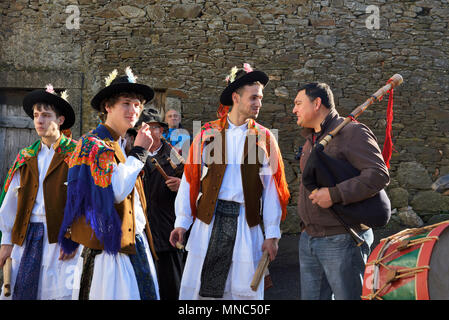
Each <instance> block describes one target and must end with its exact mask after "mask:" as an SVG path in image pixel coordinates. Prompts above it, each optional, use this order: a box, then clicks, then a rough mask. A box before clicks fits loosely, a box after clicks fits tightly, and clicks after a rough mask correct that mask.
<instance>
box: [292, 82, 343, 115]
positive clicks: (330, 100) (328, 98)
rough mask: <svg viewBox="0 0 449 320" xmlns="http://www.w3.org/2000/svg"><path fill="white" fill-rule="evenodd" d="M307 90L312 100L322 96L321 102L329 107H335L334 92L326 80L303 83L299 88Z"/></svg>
mask: <svg viewBox="0 0 449 320" xmlns="http://www.w3.org/2000/svg"><path fill="white" fill-rule="evenodd" d="M302 90H306V95H307V96H308V97H309V99H310V101H313V100H315V99H316V98H321V103H322V104H323V105H324V106H325V107H326V108H328V109H334V108H335V103H334V94H333V93H332V90H331V88H330V87H329V85H327V84H326V83H324V82H320V83H318V82H312V83H308V84H306V85H303V86H302V87H300V88H299V89H298V92H299V91H302Z"/></svg>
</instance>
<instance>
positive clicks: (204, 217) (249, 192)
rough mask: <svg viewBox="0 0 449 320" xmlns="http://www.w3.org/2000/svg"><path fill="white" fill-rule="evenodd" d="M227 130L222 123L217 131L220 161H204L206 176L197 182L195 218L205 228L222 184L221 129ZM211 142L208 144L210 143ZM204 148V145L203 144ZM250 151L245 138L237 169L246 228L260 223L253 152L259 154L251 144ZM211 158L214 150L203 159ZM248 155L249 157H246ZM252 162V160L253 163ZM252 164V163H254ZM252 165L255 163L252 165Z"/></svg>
mask: <svg viewBox="0 0 449 320" xmlns="http://www.w3.org/2000/svg"><path fill="white" fill-rule="evenodd" d="M227 128H228V123H227V122H226V125H225V128H224V130H222V131H221V135H222V136H221V137H222V142H223V143H222V152H221V154H222V159H221V163H215V162H213V163H211V161H208V160H209V159H210V158H208V159H206V162H207V163H211V164H210V165H209V166H208V171H207V174H206V176H205V177H204V178H203V180H202V181H201V192H202V193H203V195H202V196H201V198H200V199H199V202H198V210H197V218H198V219H200V220H201V221H203V222H204V223H207V224H209V223H210V222H211V221H212V216H213V214H214V211H215V205H216V202H217V199H218V193H219V191H220V187H221V183H222V181H223V177H224V173H225V170H226V163H225V156H226V141H225V140H226V139H225V136H226V135H225V129H227ZM211 142H212V140H211V141H210V142H209V143H211ZM205 145H206V143H205ZM250 147H251V150H248V136H247V137H246V138H245V146H244V152H243V161H242V164H241V166H240V170H241V174H242V186H243V196H244V199H245V213H246V221H247V223H248V226H249V227H254V226H256V225H258V224H259V223H260V221H261V215H260V210H261V197H262V191H263V185H262V182H261V181H260V176H259V170H260V167H261V164H260V162H259V157H258V156H256V157H254V155H257V153H256V152H263V150H262V149H261V148H259V147H257V149H256V144H255V143H251V146H250ZM209 155H210V157H211V158H213V157H214V149H212V150H211V152H210V154H207V157H209ZM248 155H250V156H248ZM254 158H256V159H254ZM254 160H255V161H254ZM248 162H249V163H248ZM254 162H255V163H254Z"/></svg>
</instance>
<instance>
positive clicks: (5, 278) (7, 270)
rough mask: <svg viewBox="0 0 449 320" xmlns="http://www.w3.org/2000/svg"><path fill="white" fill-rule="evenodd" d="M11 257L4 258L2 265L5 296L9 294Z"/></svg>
mask: <svg viewBox="0 0 449 320" xmlns="http://www.w3.org/2000/svg"><path fill="white" fill-rule="evenodd" d="M11 264H12V260H11V257H8V258H6V261H5V264H4V265H3V294H4V295H5V297H9V296H10V295H11Z"/></svg>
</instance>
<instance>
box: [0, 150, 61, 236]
mask: <svg viewBox="0 0 449 320" xmlns="http://www.w3.org/2000/svg"><path fill="white" fill-rule="evenodd" d="M53 146H54V144H52V145H51V146H50V147H47V146H46V145H45V144H44V143H41V150H40V151H39V153H38V154H37V167H38V171H39V186H38V189H37V194H36V200H35V202H34V206H33V209H32V211H31V216H30V222H43V223H44V224H46V223H47V220H46V218H45V202H44V180H45V177H46V175H47V171H48V168H49V167H50V163H51V161H52V159H53V156H54V154H55V150H54V149H53ZM19 188H20V171H19V170H17V171H16V172H15V173H14V176H13V178H12V180H11V184H10V185H9V188H8V192H7V193H6V196H5V199H4V200H3V204H2V207H1V208H0V230H1V231H2V242H1V244H12V243H11V232H12V227H13V225H14V221H15V219H16V213H17V197H18V190H19Z"/></svg>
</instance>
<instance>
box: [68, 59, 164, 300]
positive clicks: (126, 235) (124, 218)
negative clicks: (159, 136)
mask: <svg viewBox="0 0 449 320" xmlns="http://www.w3.org/2000/svg"><path fill="white" fill-rule="evenodd" d="M126 74H127V75H125V76H122V77H117V70H114V71H113V72H112V73H111V74H110V75H109V77H107V78H106V79H105V80H106V86H105V88H103V89H102V90H100V91H99V92H98V93H97V94H96V95H95V97H94V98H93V99H92V101H91V105H92V107H93V108H94V109H95V110H97V111H99V112H101V113H102V120H103V123H101V124H99V125H98V126H97V128H95V129H94V130H92V131H90V132H89V133H86V134H85V135H83V136H82V137H81V138H80V140H79V142H78V144H77V146H76V149H75V151H74V153H73V156H72V158H71V161H70V164H69V175H68V189H67V205H66V208H65V214H64V221H63V224H62V226H61V230H60V233H59V242H60V243H61V247H62V248H63V250H64V252H66V253H70V252H72V250H74V249H76V247H77V246H78V244H82V245H83V246H84V250H83V252H82V255H81V257H80V258H79V259H78V265H77V271H79V272H78V274H76V276H75V280H74V282H75V286H74V291H73V298H74V299H82V300H87V299H92V300H102V299H107V300H122V299H124V300H126V299H128V300H139V299H140V300H155V299H158V298H159V290H158V284H157V278H156V271H155V267H154V262H153V257H154V258H156V256H155V255H154V256H153V255H152V252H154V250H153V242H152V238H151V232H150V229H149V225H148V222H147V219H146V216H145V210H146V201H145V195H144V189H143V185H142V181H141V177H140V175H139V173H140V172H141V170H142V169H143V166H144V164H145V161H146V158H147V156H148V150H149V148H150V147H151V145H152V143H153V139H152V137H151V133H150V131H149V129H148V125H146V124H143V126H142V128H141V129H140V130H139V131H138V133H137V136H136V138H135V141H134V147H133V148H132V149H131V151H130V152H129V154H128V156H126V155H125V146H126V140H124V139H123V137H124V136H125V134H126V131H127V130H128V129H129V128H133V127H134V125H135V124H136V122H137V121H138V119H139V116H140V113H141V112H142V109H143V104H145V103H146V102H148V101H150V100H151V99H152V98H153V95H154V92H153V90H152V89H151V88H150V87H148V86H146V85H143V84H138V83H136V77H135V76H134V75H133V74H132V71H131V69H130V68H129V67H128V68H126Z"/></svg>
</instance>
